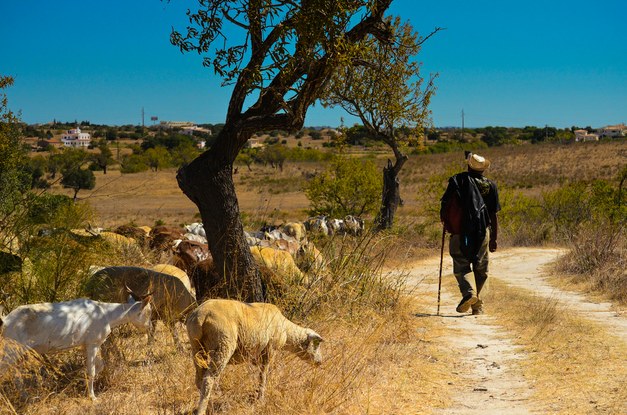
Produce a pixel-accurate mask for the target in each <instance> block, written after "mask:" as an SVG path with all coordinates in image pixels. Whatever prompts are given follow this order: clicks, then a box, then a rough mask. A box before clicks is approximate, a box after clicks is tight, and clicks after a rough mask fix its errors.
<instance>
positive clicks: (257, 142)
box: [244, 138, 263, 148]
mask: <svg viewBox="0 0 627 415" xmlns="http://www.w3.org/2000/svg"><path fill="white" fill-rule="evenodd" d="M244 147H245V148H261V147H263V143H262V142H261V139H260V138H249V139H248V141H246V144H244Z"/></svg>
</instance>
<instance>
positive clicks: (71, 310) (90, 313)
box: [0, 296, 152, 399]
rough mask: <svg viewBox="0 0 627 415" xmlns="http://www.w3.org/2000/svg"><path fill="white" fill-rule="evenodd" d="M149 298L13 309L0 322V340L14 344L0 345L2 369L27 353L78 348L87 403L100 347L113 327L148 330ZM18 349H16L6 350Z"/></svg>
mask: <svg viewBox="0 0 627 415" xmlns="http://www.w3.org/2000/svg"><path fill="white" fill-rule="evenodd" d="M150 299H151V298H150V296H147V297H145V298H144V299H143V300H142V301H135V300H133V299H132V298H129V302H128V303H126V304H120V303H102V302H99V301H93V300H88V299H85V298H82V299H78V300H72V301H66V302H62V303H41V304H28V305H23V306H20V307H17V308H16V309H15V310H13V311H11V312H10V313H9V314H8V315H7V316H6V317H4V318H3V319H0V326H2V328H3V332H2V336H3V337H4V338H5V339H9V340H12V341H13V342H16V343H17V345H9V344H8V343H9V342H6V341H5V342H4V349H5V353H4V359H5V361H3V362H2V363H3V365H12V364H15V363H16V362H17V361H18V360H19V358H20V357H21V356H23V355H24V354H25V353H27V352H28V351H35V352H37V353H39V354H48V353H56V352H61V351H64V350H67V349H73V348H75V347H82V348H83V350H84V353H85V359H86V362H85V365H86V369H87V378H88V381H87V389H88V395H89V397H90V398H91V399H96V395H95V394H94V378H95V377H96V375H97V374H98V373H100V371H101V370H102V368H103V366H104V364H103V362H102V359H101V358H100V356H98V353H99V351H100V346H102V344H103V343H104V341H105V340H106V339H107V336H109V334H110V333H111V330H112V329H114V328H115V327H117V326H119V325H121V324H125V323H131V324H133V325H134V326H135V327H137V328H139V329H141V330H148V329H149V328H150V324H151V320H150V314H151V312H152V308H151V306H150ZM10 346H19V347H10Z"/></svg>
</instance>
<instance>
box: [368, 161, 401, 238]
mask: <svg viewBox="0 0 627 415" xmlns="http://www.w3.org/2000/svg"><path fill="white" fill-rule="evenodd" d="M405 161H407V156H405V155H401V156H400V157H397V158H396V162H395V163H394V164H392V161H391V160H390V159H388V165H387V166H386V167H384V168H383V193H382V200H381V210H380V211H379V215H378V216H377V220H376V224H377V225H376V229H377V230H378V231H382V230H384V229H390V228H391V227H392V224H393V223H394V215H395V214H396V209H397V208H398V206H399V205H400V203H401V190H400V182H399V180H398V173H399V172H400V171H401V168H402V167H403V164H405Z"/></svg>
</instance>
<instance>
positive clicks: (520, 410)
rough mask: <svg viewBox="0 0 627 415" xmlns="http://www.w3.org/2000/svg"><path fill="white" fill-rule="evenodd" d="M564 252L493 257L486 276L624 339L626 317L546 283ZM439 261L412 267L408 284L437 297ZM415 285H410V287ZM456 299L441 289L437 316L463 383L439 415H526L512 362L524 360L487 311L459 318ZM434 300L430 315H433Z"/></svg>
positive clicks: (528, 408) (524, 393) (529, 409)
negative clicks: (550, 266) (549, 271)
mask: <svg viewBox="0 0 627 415" xmlns="http://www.w3.org/2000/svg"><path fill="white" fill-rule="evenodd" d="M562 253H563V251H561V250H559V249H551V248H516V249H508V250H504V251H500V252H496V253H494V254H491V261H490V278H494V279H499V280H501V281H502V282H505V283H507V284H511V285H513V286H517V287H522V288H525V289H528V290H531V291H533V292H534V293H535V294H536V295H538V296H542V297H546V298H552V299H556V300H557V301H559V302H560V304H562V305H563V306H564V307H565V308H568V309H569V310H573V311H576V312H579V313H581V315H582V316H583V317H585V318H588V319H590V320H593V321H594V322H595V323H598V324H599V325H601V326H604V327H606V328H607V330H609V331H611V332H613V333H615V334H616V335H618V336H621V337H622V338H623V339H625V340H626V341H627V319H626V318H625V317H621V316H620V315H618V314H617V313H616V312H614V311H612V308H611V305H610V304H609V303H593V302H591V301H589V300H587V299H586V298H585V297H584V296H582V295H578V294H574V293H569V292H564V291H561V290H559V289H557V288H555V287H553V286H551V285H550V284H549V283H548V282H546V280H545V277H544V275H545V273H546V271H545V267H546V265H547V264H549V263H551V262H553V261H555V260H556V259H557V258H558V257H559V255H561V254H562ZM439 261H440V259H439V257H435V258H429V259H427V260H424V261H421V262H420V263H418V264H415V265H414V266H413V267H412V269H411V271H410V279H409V285H410V286H412V285H415V286H416V290H418V292H417V295H421V294H424V295H425V296H427V295H428V296H433V297H434V298H437V279H438V269H439ZM442 278H443V279H451V278H454V277H453V276H452V263H451V259H450V257H449V256H448V255H447V254H446V252H445V257H444V267H443V273H442ZM412 283H413V284H412ZM459 299H460V295H459V292H458V291H457V289H456V286H455V288H454V289H453V290H450V289H448V290H447V288H446V287H445V286H443V288H442V298H441V309H440V316H441V317H440V318H441V322H440V323H441V324H442V325H443V326H444V327H443V328H444V329H445V330H444V332H445V333H448V334H446V335H445V336H444V337H443V338H441V339H439V340H440V341H441V342H442V347H445V348H449V349H452V353H456V354H457V355H458V357H459V360H458V364H457V367H456V370H457V371H458V374H459V375H460V376H461V378H462V379H465V381H464V382H462V384H451V385H449V386H450V388H451V396H452V397H453V401H454V404H453V406H452V407H451V408H447V409H444V410H441V411H439V412H436V413H438V414H440V415H458V414H459V415H461V414H483V415H490V414H492V415H497V414H504V413H507V414H514V415H518V414H520V415H522V414H530V413H534V406H533V403H532V402H531V401H530V399H529V396H530V390H531V387H530V385H529V384H528V382H527V380H526V379H525V378H524V377H523V376H522V375H521V373H519V372H518V371H517V369H516V367H517V365H516V360H517V359H524V358H525V356H524V354H523V352H522V351H520V350H518V349H517V347H516V346H515V345H514V344H513V341H512V340H511V339H510V338H509V337H508V333H506V332H503V331H501V330H500V329H499V328H498V327H497V326H496V325H495V320H494V317H492V316H490V315H489V313H487V314H484V315H481V316H472V315H470V314H463V315H461V314H458V313H456V312H455V307H456V305H457V303H458V302H459ZM436 310H437V302H434V307H433V314H428V315H425V317H427V316H428V317H431V316H433V315H435V314H436Z"/></svg>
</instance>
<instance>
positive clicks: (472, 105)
mask: <svg viewBox="0 0 627 415" xmlns="http://www.w3.org/2000/svg"><path fill="white" fill-rule="evenodd" d="M193 3H194V2H191V1H189V0H187V1H184V0H172V1H171V3H164V2H161V1H159V0H126V1H120V0H109V1H85V0H80V1H79V0H61V1H49V0H19V1H15V0H0V39H2V40H3V47H2V52H1V54H0V74H2V75H12V76H13V77H14V78H15V86H14V87H12V88H10V89H9V91H8V96H9V104H10V107H11V109H13V110H14V111H21V117H22V119H23V120H24V121H25V122H28V123H44V122H48V121H52V120H53V119H57V120H61V121H73V120H78V121H82V120H89V121H91V122H93V123H103V124H117V125H121V124H141V110H142V107H143V108H144V110H145V116H146V118H145V119H146V124H148V125H149V124H150V116H152V115H155V116H158V117H159V120H178V121H194V122H197V123H205V122H207V123H220V122H223V121H224V117H225V111H226V106H227V103H228V98H229V94H230V90H229V89H228V88H224V87H220V82H219V80H218V79H216V77H215V76H214V75H213V72H212V70H210V69H207V68H204V67H202V65H201V60H200V58H199V57H198V56H196V55H183V54H181V53H180V52H179V51H178V49H176V48H175V47H174V46H171V45H170V43H169V34H170V30H171V27H172V26H175V27H177V28H182V27H183V24H184V22H185V15H184V10H185V7H186V5H189V4H193ZM391 13H393V14H396V15H400V16H401V17H402V18H403V20H409V21H410V22H411V23H412V25H413V26H414V29H416V30H417V31H418V32H419V33H421V34H425V35H426V34H428V33H429V32H430V31H431V30H432V29H433V28H434V27H436V26H439V27H443V28H446V30H444V31H441V32H440V33H438V34H437V35H436V36H435V37H433V38H431V39H430V40H429V41H428V42H427V43H426V44H425V45H424V46H423V50H422V52H421V54H420V55H419V60H420V61H422V62H423V71H424V73H425V74H429V73H431V72H434V73H435V72H437V73H439V78H438V80H437V87H438V91H437V95H436V96H435V98H434V99H433V101H432V105H431V109H432V111H433V120H434V124H435V125H436V126H460V125H461V111H462V109H463V110H464V113H465V125H466V126H467V127H481V126H487V125H493V126H496V125H499V126H515V127H523V126H526V125H535V126H544V125H550V126H555V127H560V128H564V127H570V126H572V125H577V126H582V127H585V126H588V125H589V126H592V127H600V126H604V125H608V124H616V123H621V122H625V123H627V29H626V27H627V24H626V19H627V2H626V1H625V0H596V1H592V0H591V1H582V0H571V1H566V0H564V1H555V0H544V1H538V0H527V1H524V2H522V1H521V2H509V1H483V0H476V1H453V0H437V1H434V0H431V1H428V2H426V1H412V0H395V1H394V2H393V6H392V8H391ZM340 117H344V118H345V124H348V125H351V124H352V123H353V122H354V121H355V120H354V119H352V118H349V117H347V116H345V115H344V114H342V112H341V111H339V110H328V109H323V108H322V107H321V106H320V105H317V106H315V107H314V108H312V109H311V110H310V111H309V114H308V116H307V119H306V122H305V124H306V125H307V126H316V125H330V126H338V125H339V124H340Z"/></svg>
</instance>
